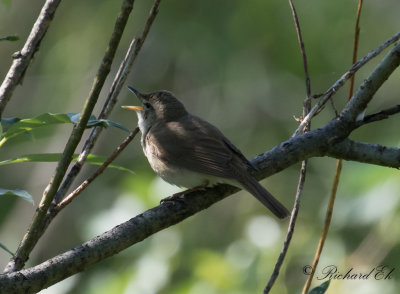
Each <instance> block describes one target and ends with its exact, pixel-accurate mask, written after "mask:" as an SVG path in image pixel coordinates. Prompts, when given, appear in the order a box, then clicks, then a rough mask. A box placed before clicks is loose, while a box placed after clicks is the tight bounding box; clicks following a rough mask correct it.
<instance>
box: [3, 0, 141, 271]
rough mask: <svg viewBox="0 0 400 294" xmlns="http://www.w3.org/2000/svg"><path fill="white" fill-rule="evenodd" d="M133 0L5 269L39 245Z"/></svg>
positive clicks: (126, 3)
mask: <svg viewBox="0 0 400 294" xmlns="http://www.w3.org/2000/svg"><path fill="white" fill-rule="evenodd" d="M132 7H133V0H125V1H124V2H123V4H122V7H121V10H120V14H119V15H118V17H117V20H116V22H115V26H114V31H113V33H112V35H111V38H110V41H109V44H108V47H107V50H106V52H105V54H104V57H103V60H102V62H101V64H100V67H99V69H98V71H97V74H96V77H95V79H94V81H93V84H92V88H91V90H90V93H89V96H88V98H87V99H86V102H85V105H84V108H83V110H82V114H81V116H80V118H79V121H78V123H77V124H76V126H75V127H74V128H73V130H72V133H71V135H70V137H69V139H68V142H67V144H66V146H65V149H64V152H63V155H62V158H61V159H60V161H59V163H58V165H57V168H56V170H55V172H54V175H53V177H52V178H51V180H50V183H49V184H48V186H47V187H46V189H45V190H44V193H43V196H42V200H41V202H40V204H39V207H38V208H37V210H36V212H35V215H34V216H33V220H32V223H31V225H30V227H29V228H28V231H27V232H26V234H25V236H24V238H23V239H22V241H21V243H20V245H19V247H18V249H17V252H16V254H15V256H13V257H12V259H11V260H10V262H9V263H8V265H7V267H6V269H5V272H12V271H16V270H19V269H21V268H22V267H23V266H24V264H25V262H26V261H27V260H28V257H29V254H30V252H31V251H32V249H33V248H34V246H35V245H36V243H37V241H38V240H39V238H40V236H41V233H42V230H41V228H42V224H43V221H44V220H45V216H46V213H47V210H48V208H49V207H50V204H51V202H52V201H53V198H54V196H55V194H56V192H57V190H58V188H59V186H60V184H61V181H62V179H63V177H64V175H65V173H66V171H67V169H68V166H69V164H70V163H71V160H72V155H73V153H74V151H75V149H76V147H77V145H78V143H79V142H80V140H81V138H82V135H83V132H84V130H85V128H86V125H87V122H88V120H89V117H90V115H91V114H92V111H93V108H94V106H95V104H96V102H97V99H98V97H99V94H100V91H101V89H102V87H103V85H104V82H105V80H106V78H107V76H108V73H109V72H110V68H111V64H112V61H113V59H114V56H115V52H116V50H117V47H118V45H119V41H120V40H121V37H122V33H123V31H124V28H125V26H126V23H127V21H128V17H129V15H130V12H131V11H132Z"/></svg>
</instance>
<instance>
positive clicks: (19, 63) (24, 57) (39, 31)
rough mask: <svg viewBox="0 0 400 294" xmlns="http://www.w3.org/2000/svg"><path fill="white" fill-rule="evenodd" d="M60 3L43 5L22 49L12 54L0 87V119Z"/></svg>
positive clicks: (47, 2) (55, 1)
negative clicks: (12, 59) (11, 61)
mask: <svg viewBox="0 0 400 294" xmlns="http://www.w3.org/2000/svg"><path fill="white" fill-rule="evenodd" d="M60 2H61V0H47V1H46V2H45V3H44V5H43V8H42V10H41V11H40V14H39V16H38V18H37V20H36V22H35V24H34V25H33V27H32V31H31V33H30V34H29V37H28V39H27V40H26V42H25V45H24V47H23V48H22V50H21V51H19V52H17V53H14V55H13V58H14V61H13V63H12V65H11V67H10V69H9V71H8V73H7V76H6V77H5V78H4V81H3V83H2V85H1V87H0V118H1V116H2V114H3V112H4V109H5V108H6V105H7V103H8V102H9V101H10V99H11V96H12V94H13V93H14V89H15V88H16V87H17V85H18V84H19V83H21V82H22V79H23V77H24V75H25V72H26V70H27V68H28V66H29V64H30V63H31V60H32V59H33V57H34V55H35V53H36V52H37V51H38V50H39V46H40V42H41V41H42V40H43V38H44V36H45V35H46V33H47V30H48V28H49V26H50V24H51V21H52V20H53V18H54V14H55V13H56V10H57V8H58V4H60Z"/></svg>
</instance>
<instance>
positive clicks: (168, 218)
mask: <svg viewBox="0 0 400 294" xmlns="http://www.w3.org/2000/svg"><path fill="white" fill-rule="evenodd" d="M338 129H341V128H340V121H339V120H337V119H335V120H333V121H331V122H330V123H328V124H327V125H326V126H325V127H323V128H321V129H318V130H314V131H310V132H308V133H306V134H303V135H300V136H297V137H294V138H291V139H289V140H287V141H286V142H283V143H282V144H280V145H278V146H276V147H275V148H273V149H272V150H270V151H268V152H265V153H264V154H262V155H259V156H257V157H256V158H254V159H253V160H252V163H253V164H255V165H256V166H257V167H258V168H260V169H262V170H259V171H258V172H257V173H256V174H255V176H256V177H257V178H258V179H261V178H264V177H266V176H269V175H272V174H274V173H277V172H278V171H281V170H283V169H285V168H287V167H288V166H290V165H293V164H295V163H298V162H300V161H302V160H304V159H307V158H310V157H313V156H326V155H328V156H335V157H338V156H339V154H340V150H344V152H345V153H344V157H343V158H344V159H347V160H357V159H362V162H366V163H375V164H381V165H384V166H386V164H387V163H390V162H393V161H396V160H397V167H399V166H400V148H388V147H382V146H378V145H372V144H365V143H359V142H353V141H350V140H348V139H345V140H343V141H342V142H338V143H336V144H333V143H327V142H334V141H335V140H336V138H337V135H338V133H336V132H334V131H335V130H338ZM349 144H350V145H351V144H353V145H352V146H353V147H352V148H347V147H346V146H348V145H349ZM360 146H362V147H364V148H360ZM346 148H347V149H346ZM365 150H371V152H370V153H371V154H374V155H375V156H376V157H375V158H367V157H364V152H365ZM377 150H380V152H373V151H377ZM284 159H285V160H284ZM237 191H238V189H237V188H235V187H232V186H229V185H217V186H214V187H212V188H207V189H206V190H204V191H203V190H199V191H194V192H191V193H188V194H185V196H184V197H183V199H182V201H179V202H166V203H163V204H161V205H159V206H157V207H154V208H152V209H149V210H147V211H146V212H144V213H142V214H139V215H138V216H136V217H134V218H132V219H130V220H129V221H127V222H125V223H122V224H120V225H118V226H116V227H114V228H113V229H111V230H110V231H108V232H105V233H103V234H101V235H100V236H97V237H95V238H93V239H91V240H89V241H88V242H86V243H84V244H82V245H80V246H78V247H75V248H73V249H71V250H69V251H66V252H65V253H62V254H60V255H57V256H55V257H53V258H51V259H49V260H47V261H45V262H43V263H41V264H39V265H37V266H34V267H32V268H29V269H25V270H21V271H19V272H14V273H8V274H3V275H0V294H1V293H7V294H8V293H36V292H37V291H39V290H41V289H44V288H47V287H49V286H51V285H53V284H55V283H57V282H59V281H61V280H63V279H65V278H67V277H69V276H71V275H73V274H76V273H79V272H81V271H83V270H85V269H86V268H88V267H89V266H90V265H93V264H95V263H97V262H100V261H101V260H103V259H105V258H107V257H110V256H112V255H115V254H117V253H118V252H120V251H122V250H124V249H126V248H128V247H129V246H132V245H133V244H135V243H138V242H140V241H142V240H144V239H145V238H147V237H149V236H151V235H152V234H154V233H156V232H158V231H161V230H163V229H165V228H167V227H170V226H172V225H174V224H177V223H179V222H181V221H182V220H184V219H186V218H188V217H190V216H192V215H194V214H195V213H197V212H199V211H201V210H203V209H206V208H208V207H209V206H211V205H212V204H214V203H216V202H218V201H220V200H222V199H224V198H225V197H227V196H229V195H231V194H233V193H235V192H237Z"/></svg>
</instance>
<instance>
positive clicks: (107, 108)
mask: <svg viewBox="0 0 400 294" xmlns="http://www.w3.org/2000/svg"><path fill="white" fill-rule="evenodd" d="M136 45H137V39H133V40H132V42H131V43H130V45H129V48H128V51H127V52H126V55H125V58H124V60H123V61H122V62H121V65H120V67H119V69H118V72H117V74H116V76H115V78H114V81H113V83H112V85H111V88H110V92H109V93H108V96H107V99H106V102H105V103H104V105H103V109H102V110H101V112H100V115H99V119H105V118H107V117H108V115H109V114H110V113H111V110H112V109H113V107H114V105H115V104H116V103H117V98H118V95H119V93H120V91H121V88H122V86H123V84H124V83H125V81H126V78H127V76H128V75H129V73H130V70H131V68H132V65H133V61H134V57H135V56H136V55H137V54H135V52H137V50H136V48H137V46H136ZM102 130H103V128H102V127H94V128H93V129H92V131H91V133H90V135H89V137H88V139H87V140H86V142H85V144H84V146H83V148H82V151H81V153H80V154H79V157H78V160H77V161H76V162H75V164H74V165H73V167H72V168H71V170H70V171H69V173H68V175H67V176H66V177H65V180H64V182H63V183H62V185H61V187H60V189H59V190H58V191H57V194H56V197H55V198H54V200H53V203H52V206H51V207H50V214H52V209H53V208H55V207H56V206H57V204H58V203H59V202H60V201H61V200H62V199H63V197H64V195H65V194H66V193H67V191H68V189H69V187H70V186H71V184H72V183H73V181H74V179H75V178H76V176H77V175H78V174H79V172H80V171H81V169H82V166H83V164H84V162H85V161H86V158H87V156H88V155H89V153H90V152H91V151H92V149H93V147H94V145H95V143H96V141H97V139H98V138H99V136H100V134H101V131H102Z"/></svg>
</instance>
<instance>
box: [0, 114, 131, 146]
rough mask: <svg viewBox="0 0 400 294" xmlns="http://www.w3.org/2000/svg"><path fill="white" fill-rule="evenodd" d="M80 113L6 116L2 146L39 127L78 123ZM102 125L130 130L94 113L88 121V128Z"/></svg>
mask: <svg viewBox="0 0 400 294" xmlns="http://www.w3.org/2000/svg"><path fill="white" fill-rule="evenodd" d="M79 117H80V113H44V114H41V115H39V116H36V117H33V118H26V119H19V118H6V119H2V120H1V122H2V123H3V124H5V125H9V128H8V129H7V131H6V132H4V133H3V134H1V136H0V147H1V146H2V145H3V144H4V143H5V142H6V141H8V140H9V139H10V138H13V137H16V136H18V135H21V134H24V133H26V132H30V131H32V130H34V129H35V128H38V127H43V126H49V125H54V124H63V123H72V124H76V123H77V122H78V120H79ZM95 126H100V127H108V126H113V127H117V128H119V129H122V130H124V131H127V132H129V130H128V129H127V128H125V127H124V126H122V125H120V124H118V123H116V122H113V121H110V120H106V119H100V120H99V119H96V117H95V116H94V115H92V116H91V117H90V119H89V121H88V124H87V128H91V127H95Z"/></svg>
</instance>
